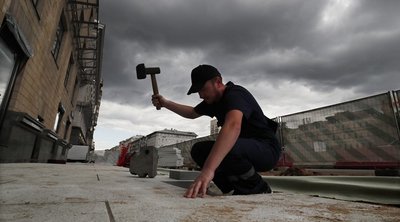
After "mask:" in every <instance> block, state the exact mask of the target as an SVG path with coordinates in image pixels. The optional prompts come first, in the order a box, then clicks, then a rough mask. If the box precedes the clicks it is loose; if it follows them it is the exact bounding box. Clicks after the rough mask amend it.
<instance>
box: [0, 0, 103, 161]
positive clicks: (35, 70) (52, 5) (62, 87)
mask: <svg viewBox="0 0 400 222" xmlns="http://www.w3.org/2000/svg"><path fill="white" fill-rule="evenodd" d="M0 9H1V11H0V21H1V22H2V23H1V29H0V104H1V107H0V129H1V131H0V132H1V133H0V162H49V161H57V162H63V161H65V160H66V155H67V152H68V148H69V147H71V145H74V144H79V145H89V146H91V148H92V149H94V144H93V133H94V127H95V126H96V122H97V117H98V111H99V106H100V100H101V95H102V89H101V88H102V79H101V64H102V48H103V39H104V25H102V24H101V23H100V22H99V19H98V16H99V15H98V14H99V1H98V0H54V1H53V0H52V1H49V0H47V1H43V0H20V1H12V0H0Z"/></svg>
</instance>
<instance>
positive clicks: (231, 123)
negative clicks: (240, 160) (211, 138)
mask: <svg viewBox="0 0 400 222" xmlns="http://www.w3.org/2000/svg"><path fill="white" fill-rule="evenodd" d="M242 118H243V113H242V112H241V111H239V110H231V111H229V112H228V113H227V114H226V117H225V123H224V125H223V126H222V128H221V131H220V132H219V134H218V137H217V140H216V141H215V144H214V146H213V148H212V149H211V152H210V154H209V155H208V158H207V160H206V162H205V163H204V166H203V169H202V170H201V173H200V175H199V176H198V177H197V178H196V180H195V181H194V182H193V184H192V185H191V186H190V187H189V189H188V190H187V191H186V193H185V197H191V198H196V197H197V194H199V195H200V196H201V197H203V196H204V195H205V193H206V191H207V187H208V184H209V183H210V182H211V180H212V179H213V177H214V173H215V170H216V169H217V167H218V166H219V165H220V164H221V162H222V160H223V159H224V158H225V156H226V155H227V154H228V153H229V151H230V150H231V149H232V147H233V145H235V143H236V141H237V139H238V138H239V135H240V130H241V125H242Z"/></svg>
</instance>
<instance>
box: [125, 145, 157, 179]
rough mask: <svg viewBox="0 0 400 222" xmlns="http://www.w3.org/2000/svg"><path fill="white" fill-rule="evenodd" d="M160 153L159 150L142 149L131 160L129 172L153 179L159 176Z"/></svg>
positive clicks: (149, 147) (150, 147)
mask: <svg viewBox="0 0 400 222" xmlns="http://www.w3.org/2000/svg"><path fill="white" fill-rule="evenodd" d="M157 164H158V152H157V148H155V147H153V146H147V147H142V148H140V150H139V152H137V153H134V154H133V155H132V157H131V159H130V166H129V171H130V172H131V174H137V175H138V176H139V177H141V178H142V177H146V176H147V175H148V176H149V177H150V178H153V177H155V176H156V175H157Z"/></svg>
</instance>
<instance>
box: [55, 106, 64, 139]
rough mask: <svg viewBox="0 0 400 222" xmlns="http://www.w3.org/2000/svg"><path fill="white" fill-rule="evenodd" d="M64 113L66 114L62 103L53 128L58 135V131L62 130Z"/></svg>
mask: <svg viewBox="0 0 400 222" xmlns="http://www.w3.org/2000/svg"><path fill="white" fill-rule="evenodd" d="M64 113H65V109H64V106H63V105H62V104H61V103H59V104H58V110H57V115H56V119H55V120H54V128H53V129H54V131H55V132H56V133H58V131H59V129H60V125H61V122H62V118H63V116H64Z"/></svg>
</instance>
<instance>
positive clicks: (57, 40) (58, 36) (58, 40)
mask: <svg viewBox="0 0 400 222" xmlns="http://www.w3.org/2000/svg"><path fill="white" fill-rule="evenodd" d="M64 31H65V26H64V22H63V16H61V18H60V21H59V22H58V26H57V31H56V37H55V39H54V42H53V47H52V49H51V53H52V54H53V57H54V59H55V60H56V61H57V58H58V54H59V52H60V48H61V42H62V37H63V35H64Z"/></svg>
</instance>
